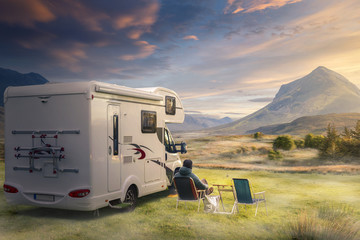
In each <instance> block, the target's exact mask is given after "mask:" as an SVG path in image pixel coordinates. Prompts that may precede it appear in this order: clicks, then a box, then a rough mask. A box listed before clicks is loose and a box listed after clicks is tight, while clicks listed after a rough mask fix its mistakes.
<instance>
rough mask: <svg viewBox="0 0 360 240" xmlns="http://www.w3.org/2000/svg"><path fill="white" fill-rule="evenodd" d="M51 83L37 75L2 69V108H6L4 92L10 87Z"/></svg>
mask: <svg viewBox="0 0 360 240" xmlns="http://www.w3.org/2000/svg"><path fill="white" fill-rule="evenodd" d="M47 82H49V81H48V80H46V79H45V78H44V77H43V76H41V75H40V74H37V73H33V72H31V73H26V74H22V73H19V72H16V71H13V70H10V69H5V68H0V98H1V100H0V106H4V91H5V89H6V88H7V87H8V86H26V85H37V84H45V83H47Z"/></svg>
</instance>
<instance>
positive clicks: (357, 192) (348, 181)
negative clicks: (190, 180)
mask: <svg viewBox="0 0 360 240" xmlns="http://www.w3.org/2000/svg"><path fill="white" fill-rule="evenodd" d="M194 173H196V174H197V175H198V176H199V177H200V178H206V179H207V180H208V182H209V183H219V184H231V179H232V178H233V177H242V178H248V179H250V181H251V182H252V184H253V187H254V190H255V191H263V190H265V191H266V198H267V206H268V216H266V214H265V209H264V207H263V205H260V207H259V211H258V215H257V216H256V217H255V216H254V213H255V207H254V206H250V207H247V210H245V208H244V207H243V206H240V213H239V214H236V215H218V214H207V213H204V212H202V211H200V212H199V213H198V212H197V211H196V210H197V204H196V203H193V204H191V203H188V204H187V209H185V207H184V203H180V206H179V209H178V210H176V209H175V205H176V198H174V197H169V194H170V192H169V191H164V192H160V193H157V194H153V195H150V196H146V197H143V198H140V199H139V202H138V206H137V207H136V209H135V210H134V211H133V212H121V211H119V210H116V209H109V208H103V209H100V217H94V216H93V213H92V212H77V211H66V210H57V209H46V208H37V207H30V206H19V207H11V206H9V205H7V203H6V202H5V197H4V193H3V189H2V188H1V190H0V239H107V240H110V239H279V238H282V239H291V236H292V235H291V233H289V232H291V231H290V230H291V229H292V226H294V222H295V223H298V222H299V221H298V219H299V216H301V214H302V213H303V212H306V213H309V216H312V214H313V213H317V212H318V215H317V218H316V220H318V219H324V218H326V217H328V218H331V219H334V220H333V221H337V220H336V219H339V221H342V220H343V219H344V218H345V217H350V218H352V219H360V210H359V209H360V201H359V196H360V176H359V175H334V174H327V175H321V174H314V173H313V174H305V173H304V174H290V173H272V172H261V171H260V172H259V171H238V170H216V169H203V168H202V169H200V168H194ZM3 182H4V162H2V161H0V184H1V186H2V185H3ZM215 194H217V191H215ZM224 201H225V204H226V208H227V210H228V211H230V209H231V205H232V203H233V198H232V196H231V194H230V193H228V194H227V195H226V196H225V197H224ZM324 206H340V209H342V208H346V209H351V211H346V212H345V213H344V212H340V213H338V212H336V211H333V212H330V213H328V212H327V211H326V210H324ZM201 207H203V205H201ZM344 214H345V215H344ZM339 216H340V217H339ZM313 222H316V221H313ZM289 223H291V224H292V225H291V224H289ZM324 226H325V225H324ZM355 230H356V229H355ZM357 230H359V227H358V228H357ZM329 231H330V230H329ZM357 234H358V235H357V237H358V239H359V238H360V235H359V233H357ZM318 239H319V238H318ZM320 239H321V238H320Z"/></svg>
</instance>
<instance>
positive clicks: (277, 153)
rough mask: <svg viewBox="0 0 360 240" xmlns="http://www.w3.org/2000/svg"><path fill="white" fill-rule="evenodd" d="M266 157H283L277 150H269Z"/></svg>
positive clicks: (275, 158) (272, 158) (276, 158)
mask: <svg viewBox="0 0 360 240" xmlns="http://www.w3.org/2000/svg"><path fill="white" fill-rule="evenodd" d="M268 158H269V159H270V160H279V159H282V158H283V155H282V154H281V152H279V151H276V150H270V151H269V153H268Z"/></svg>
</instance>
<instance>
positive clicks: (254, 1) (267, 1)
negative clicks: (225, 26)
mask: <svg viewBox="0 0 360 240" xmlns="http://www.w3.org/2000/svg"><path fill="white" fill-rule="evenodd" d="M301 1H302V0H251V1H249V0H247V1H246V0H228V2H227V5H226V7H225V9H224V13H225V14H229V13H231V14H236V13H239V12H244V13H251V12H256V11H261V10H265V9H268V8H272V9H277V8H281V7H283V6H285V5H287V4H292V3H297V2H301Z"/></svg>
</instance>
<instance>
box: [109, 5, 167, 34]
mask: <svg viewBox="0 0 360 240" xmlns="http://www.w3.org/2000/svg"><path fill="white" fill-rule="evenodd" d="M145 3H146V4H144V5H143V6H141V7H139V8H134V9H133V10H132V11H130V12H128V13H122V14H121V15H119V16H117V17H115V20H114V22H113V26H114V28H115V29H117V30H121V29H126V28H133V29H131V30H130V31H129V32H128V37H129V38H131V39H139V38H140V36H141V35H142V34H144V33H146V32H150V31H151V26H152V25H153V24H154V23H155V22H156V20H157V14H158V11H159V9H160V5H159V3H158V2H154V1H152V2H145Z"/></svg>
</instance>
